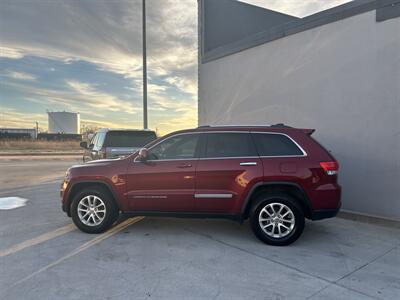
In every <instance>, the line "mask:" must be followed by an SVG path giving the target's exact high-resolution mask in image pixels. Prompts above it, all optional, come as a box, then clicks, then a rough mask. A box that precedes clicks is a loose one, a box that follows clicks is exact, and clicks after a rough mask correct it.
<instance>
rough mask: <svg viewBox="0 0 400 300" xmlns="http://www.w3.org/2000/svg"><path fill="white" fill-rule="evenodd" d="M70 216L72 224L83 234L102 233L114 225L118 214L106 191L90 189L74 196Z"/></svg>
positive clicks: (95, 188) (112, 200)
mask: <svg viewBox="0 0 400 300" xmlns="http://www.w3.org/2000/svg"><path fill="white" fill-rule="evenodd" d="M71 215H72V220H73V222H74V224H75V225H76V226H77V227H78V228H79V229H80V230H82V231H83V232H86V233H102V232H104V231H106V230H107V229H109V228H110V227H111V226H112V225H113V224H114V223H115V221H116V220H117V218H118V215H119V213H118V208H117V206H116V205H115V202H114V199H113V198H112V196H111V195H110V194H109V193H108V192H107V191H106V190H104V189H101V188H97V187H91V188H85V189H84V190H82V191H80V192H78V193H77V194H76V195H75V197H74V198H73V200H72V204H71Z"/></svg>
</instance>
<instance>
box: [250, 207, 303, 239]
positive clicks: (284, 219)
mask: <svg viewBox="0 0 400 300" xmlns="http://www.w3.org/2000/svg"><path fill="white" fill-rule="evenodd" d="M258 222H259V224H260V227H261V229H262V230H263V231H264V233H266V234H267V235H268V236H270V237H272V238H283V237H286V236H288V235H289V234H290V233H291V232H292V231H293V229H294V226H295V224H296V219H295V216H294V213H293V211H292V210H291V209H290V208H289V207H288V206H287V205H285V204H283V203H270V204H267V205H266V206H265V207H264V208H263V209H262V210H261V211H260V214H259V216H258Z"/></svg>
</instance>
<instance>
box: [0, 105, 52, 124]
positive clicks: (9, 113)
mask: <svg viewBox="0 0 400 300" xmlns="http://www.w3.org/2000/svg"><path fill="white" fill-rule="evenodd" d="M36 121H37V122H39V125H40V127H43V125H44V124H46V127H47V116H46V114H44V113H43V114H38V113H26V112H21V111H17V110H16V109H13V108H9V107H1V113H0V127H8V128H11V127H17V128H20V127H24V128H34V127H35V122H36Z"/></svg>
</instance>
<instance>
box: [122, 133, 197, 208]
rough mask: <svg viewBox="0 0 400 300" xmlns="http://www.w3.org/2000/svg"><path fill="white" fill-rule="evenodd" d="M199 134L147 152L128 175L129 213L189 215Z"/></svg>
mask: <svg viewBox="0 0 400 300" xmlns="http://www.w3.org/2000/svg"><path fill="white" fill-rule="evenodd" d="M198 141H199V134H177V135H174V136H171V137H168V138H166V139H164V140H162V141H160V142H159V143H157V144H155V145H154V146H152V147H151V148H150V149H148V159H147V160H146V161H144V162H141V161H138V160H135V161H134V162H132V163H131V164H130V166H129V167H128V171H127V194H126V196H127V201H128V206H129V209H130V210H131V211H160V212H179V211H180V212H182V211H187V212H190V211H192V210H193V208H194V188H195V171H196V167H197V163H198Z"/></svg>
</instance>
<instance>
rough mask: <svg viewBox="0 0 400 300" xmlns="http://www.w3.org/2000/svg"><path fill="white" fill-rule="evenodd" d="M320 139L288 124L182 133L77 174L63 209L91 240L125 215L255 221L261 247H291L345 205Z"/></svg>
mask: <svg viewBox="0 0 400 300" xmlns="http://www.w3.org/2000/svg"><path fill="white" fill-rule="evenodd" d="M313 132H314V130H311V129H296V128H291V127H287V126H285V125H282V124H277V125H272V126H218V127H212V126H201V127H198V128H196V129H191V130H183V131H178V132H174V133H171V134H168V135H167V136H164V137H162V138H160V139H158V140H155V141H153V142H151V143H150V144H148V145H147V146H146V148H143V149H141V150H140V151H137V152H135V153H133V154H132V155H130V156H128V157H125V158H120V159H113V160H98V161H92V162H89V163H86V164H84V165H79V166H73V167H71V168H70V169H69V170H68V171H67V174H66V176H65V179H64V182H63V183H62V186H61V198H62V208H63V210H64V211H65V212H66V213H67V214H68V216H72V220H73V221H74V223H75V225H76V226H77V227H78V228H80V229H81V230H82V231H84V232H87V233H100V232H103V231H105V230H107V229H108V228H109V227H110V226H112V225H113V223H115V221H116V220H117V218H118V216H119V215H120V213H122V214H128V215H132V216H138V215H139V216H168V217H171V216H174V217H202V218H228V219H234V220H238V221H243V220H246V219H250V225H251V228H252V230H253V231H254V233H255V235H256V236H257V237H258V238H259V239H260V240H262V241H263V242H265V243H267V244H271V245H288V244H291V243H292V242H294V241H295V240H297V238H299V236H300V235H301V233H302V231H303V229H304V221H305V218H307V219H311V220H319V219H324V218H329V217H334V216H335V215H336V214H337V212H338V211H339V209H340V205H341V202H340V191H341V188H340V186H339V185H338V183H337V174H338V163H337V161H336V160H335V158H334V157H333V156H332V155H331V154H330V153H329V152H328V151H326V150H325V149H324V148H323V147H322V146H321V145H320V144H318V142H316V141H315V140H314V139H313V138H312V137H311V134H312V133H313Z"/></svg>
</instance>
